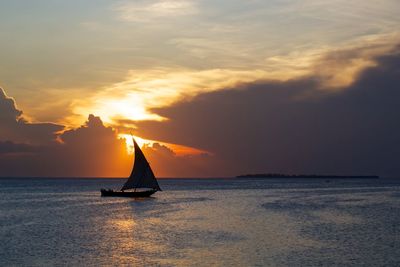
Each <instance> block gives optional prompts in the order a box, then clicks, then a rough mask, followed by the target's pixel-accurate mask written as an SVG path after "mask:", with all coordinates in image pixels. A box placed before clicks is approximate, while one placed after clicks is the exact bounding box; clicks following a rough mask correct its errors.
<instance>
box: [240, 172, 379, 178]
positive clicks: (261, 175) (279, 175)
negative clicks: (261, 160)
mask: <svg viewBox="0 0 400 267" xmlns="http://www.w3.org/2000/svg"><path fill="white" fill-rule="evenodd" d="M236 178H331V179H337V178H345V179H378V178H379V176H378V175H318V174H282V173H256V174H243V175H238V176H236Z"/></svg>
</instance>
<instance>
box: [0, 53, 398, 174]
mask: <svg viewBox="0 0 400 267" xmlns="http://www.w3.org/2000/svg"><path fill="white" fill-rule="evenodd" d="M376 63H377V66H376V67H372V68H369V69H367V70H365V71H364V72H363V73H361V75H360V76H359V77H358V79H357V81H356V82H354V83H353V84H352V85H351V86H349V87H348V88H343V89H342V90H340V91H337V92H326V91H324V90H321V88H320V87H321V84H320V82H319V81H318V79H316V78H314V77H309V78H304V79H300V80H293V81H288V82H258V83H254V84H248V85H245V86H241V87H240V88H227V90H224V91H219V92H214V93H207V94H203V95H200V96H198V97H196V98H194V99H191V100H190V101H188V102H182V103H178V104H176V105H174V106H171V107H167V108H163V109H157V110H155V112H157V113H158V114H160V115H162V116H164V117H167V118H169V119H170V120H168V121H165V122H150V121H148V122H136V126H137V127H138V133H140V135H141V136H143V137H145V138H149V139H156V140H163V141H166V142H171V143H178V144H183V145H188V146H192V147H198V148H201V149H204V150H207V151H210V152H212V153H214V155H213V156H210V155H198V156H186V157H178V156H176V155H175V154H174V152H173V151H171V150H170V149H168V148H167V147H164V146H161V145H158V144H155V145H154V146H152V147H145V148H144V152H145V154H146V155H147V156H148V158H149V159H150V162H151V163H152V166H153V167H155V170H156V174H158V175H161V176H198V177H199V176H229V175H237V174H242V173H254V172H284V173H318V174H351V175H359V174H379V175H382V176H398V175H399V174H400V164H399V160H400V142H399V141H400V105H399V104H400V103H399V102H400V88H399V82H400V54H399V53H396V52H393V53H391V54H389V55H386V56H382V57H379V58H377V59H376ZM21 114H22V113H21V111H19V110H18V109H17V108H16V106H15V103H14V101H13V99H11V98H8V97H7V96H6V95H5V94H4V92H3V91H0V176H41V175H45V176H126V175H127V174H128V173H129V169H130V166H131V161H132V158H131V157H130V156H129V155H127V154H126V150H125V144H124V142H123V141H122V140H119V139H117V138H116V132H115V131H114V130H113V129H111V128H109V127H105V126H104V125H103V124H102V122H101V120H100V118H98V117H95V116H89V119H88V121H87V122H86V124H85V125H83V126H82V127H80V128H78V129H74V130H68V131H65V132H64V133H62V134H59V135H58V136H57V135H56V134H55V132H58V131H61V130H62V129H63V126H61V125H56V124H52V123H40V124H33V123H28V122H27V121H25V120H24V119H22V117H21ZM57 137H58V139H59V140H61V141H63V143H59V142H56V141H55V139H56V138H57Z"/></svg>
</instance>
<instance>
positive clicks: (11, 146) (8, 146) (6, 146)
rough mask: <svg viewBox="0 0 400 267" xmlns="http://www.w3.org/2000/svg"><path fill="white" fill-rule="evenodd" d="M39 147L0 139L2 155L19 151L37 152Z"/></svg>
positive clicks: (0, 152)
mask: <svg viewBox="0 0 400 267" xmlns="http://www.w3.org/2000/svg"><path fill="white" fill-rule="evenodd" d="M37 151H38V147H35V146H31V145H27V144H18V143H14V142H11V141H0V155H1V154H19V153H33V152H37Z"/></svg>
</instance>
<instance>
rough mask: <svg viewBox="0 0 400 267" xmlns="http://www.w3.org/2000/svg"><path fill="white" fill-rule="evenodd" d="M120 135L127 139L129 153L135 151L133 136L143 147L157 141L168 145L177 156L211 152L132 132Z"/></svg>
mask: <svg viewBox="0 0 400 267" xmlns="http://www.w3.org/2000/svg"><path fill="white" fill-rule="evenodd" d="M118 137H119V138H123V139H125V142H126V147H127V151H128V153H129V154H133V153H134V149H133V138H134V139H135V141H136V143H138V145H139V146H140V147H142V148H143V147H144V146H152V145H154V144H155V143H158V144H160V145H163V146H166V147H168V148H169V149H171V150H172V151H173V152H174V153H175V154H176V155H177V156H185V155H200V154H211V153H209V152H207V151H204V150H201V149H197V148H193V147H188V146H182V145H178V144H171V143H166V142H160V141H156V140H149V139H144V138H141V137H138V136H133V135H130V134H123V133H122V134H118Z"/></svg>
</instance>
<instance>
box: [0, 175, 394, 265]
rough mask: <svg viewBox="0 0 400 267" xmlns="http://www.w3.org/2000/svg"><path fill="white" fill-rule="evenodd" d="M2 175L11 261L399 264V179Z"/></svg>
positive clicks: (0, 206) (1, 246)
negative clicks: (113, 194)
mask: <svg viewBox="0 0 400 267" xmlns="http://www.w3.org/2000/svg"><path fill="white" fill-rule="evenodd" d="M123 182H124V180H121V179H21V178H14V179H5V178H3V179H0V266H400V180H396V179H392V180H390V179H379V180H356V179H352V180H343V179H335V180H326V179H314V180H313V179H267V180H262V179H162V180H160V185H161V187H162V188H163V189H164V191H163V192H158V193H156V194H155V195H154V198H149V199H128V198H102V197H100V192H99V189H100V188H102V187H106V188H108V187H111V188H118V187H120V186H121V185H122V183H123Z"/></svg>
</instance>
